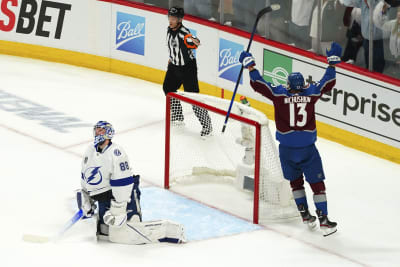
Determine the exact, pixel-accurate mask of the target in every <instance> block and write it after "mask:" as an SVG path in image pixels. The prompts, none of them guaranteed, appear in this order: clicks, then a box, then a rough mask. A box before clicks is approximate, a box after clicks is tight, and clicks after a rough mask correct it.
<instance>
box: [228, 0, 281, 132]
mask: <svg viewBox="0 0 400 267" xmlns="http://www.w3.org/2000/svg"><path fill="white" fill-rule="evenodd" d="M280 8H281V6H280V5H279V4H273V5H271V6H268V7H266V8H263V9H262V10H261V11H260V12H258V14H257V18H256V21H255V22H254V26H253V31H252V32H251V36H250V40H249V44H248V46H247V50H246V52H249V51H250V46H251V43H252V42H253V38H254V34H255V32H256V29H257V24H258V21H259V20H260V18H261V17H262V16H264V14H266V13H268V12H271V11H275V10H279V9H280ZM242 73H243V65H242V66H241V67H240V72H239V75H238V78H237V81H236V85H235V90H234V91H233V96H232V99H231V103H230V104H229V109H228V112H227V114H226V117H225V122H224V126H223V127H222V133H224V132H225V129H226V125H227V123H228V119H229V115H230V114H231V110H232V105H233V101H234V100H235V96H236V92H237V89H238V87H239V82H240V78H242Z"/></svg>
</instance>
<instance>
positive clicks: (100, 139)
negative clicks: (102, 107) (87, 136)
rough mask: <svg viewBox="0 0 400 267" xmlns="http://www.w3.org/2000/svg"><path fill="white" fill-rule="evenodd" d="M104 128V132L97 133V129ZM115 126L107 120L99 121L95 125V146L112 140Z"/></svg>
mask: <svg viewBox="0 0 400 267" xmlns="http://www.w3.org/2000/svg"><path fill="white" fill-rule="evenodd" d="M98 128H100V129H104V130H105V131H104V133H103V134H98V135H96V129H98ZM114 133H115V131H114V128H113V126H112V125H111V123H109V122H106V121H99V122H97V123H96V124H95V125H94V126H93V136H94V147H95V148H96V149H97V148H98V146H101V145H102V144H103V143H104V142H105V141H106V140H107V139H109V140H111V139H112V138H113V137H114Z"/></svg>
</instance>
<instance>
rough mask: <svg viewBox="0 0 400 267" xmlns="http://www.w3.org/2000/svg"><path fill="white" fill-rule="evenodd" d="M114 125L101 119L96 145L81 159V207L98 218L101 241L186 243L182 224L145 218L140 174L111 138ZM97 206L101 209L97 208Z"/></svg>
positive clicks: (87, 214)
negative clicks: (141, 203) (135, 172)
mask: <svg viewBox="0 0 400 267" xmlns="http://www.w3.org/2000/svg"><path fill="white" fill-rule="evenodd" d="M114 132H115V131H114V128H113V126H112V125H111V124H110V123H108V122H106V121H99V122H97V123H96V124H95V126H94V127H93V135H94V145H90V146H89V147H88V149H87V150H86V153H85V155H84V157H83V161H82V174H81V178H82V179H81V187H82V189H81V190H80V191H79V192H78V194H77V201H78V206H79V208H80V209H82V211H83V213H84V216H85V217H87V218H88V217H89V218H90V217H94V218H95V219H96V220H97V233H96V235H97V238H98V240H108V241H111V242H114V243H122V244H134V245H139V244H149V243H159V242H169V243H183V242H185V234H184V228H183V225H181V224H179V223H175V222H172V221H168V220H159V221H149V222H143V221H142V214H141V210H140V190H139V178H140V177H139V175H134V174H133V171H132V169H131V166H130V164H129V160H128V157H127V155H126V153H125V151H124V150H123V149H122V148H121V147H120V146H119V145H117V144H115V143H113V142H112V141H111V139H112V138H113V136H114ZM96 203H97V206H98V212H97V213H96V212H95V210H96V208H97V206H96Z"/></svg>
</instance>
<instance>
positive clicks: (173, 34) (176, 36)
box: [163, 7, 212, 136]
mask: <svg viewBox="0 0 400 267" xmlns="http://www.w3.org/2000/svg"><path fill="white" fill-rule="evenodd" d="M184 15H185V14H184V11H183V8H179V7H171V8H170V9H169V10H168V21H169V27H168V30H167V45H168V51H169V60H168V70H167V74H166V75H165V79H164V84H163V90H164V93H165V94H168V93H170V92H176V91H177V90H178V89H179V87H181V85H182V84H183V88H184V90H185V92H191V93H199V82H198V79H197V64H196V58H195V56H194V53H193V49H197V47H198V46H199V45H200V40H199V39H198V38H196V37H195V36H193V35H192V34H191V33H190V31H189V30H188V29H187V28H186V27H184V26H183V25H182V19H183V16H184ZM192 108H193V111H194V113H195V115H196V117H197V118H198V119H199V121H200V124H201V126H202V130H201V132H200V135H201V136H208V135H210V134H211V132H212V125H211V119H210V116H209V115H208V111H207V110H205V109H202V108H199V107H197V106H193V107H192ZM171 111H172V117H171V121H172V122H173V124H174V125H183V124H184V123H183V120H184V116H183V113H182V105H181V103H180V102H179V100H177V99H171Z"/></svg>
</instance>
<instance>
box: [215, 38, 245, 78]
mask: <svg viewBox="0 0 400 267" xmlns="http://www.w3.org/2000/svg"><path fill="white" fill-rule="evenodd" d="M242 51H243V45H241V44H237V43H235V42H231V41H228V40H225V39H223V38H220V39H219V66H218V76H219V77H220V78H223V79H226V80H229V81H231V82H236V81H237V77H238V75H239V72H240V68H241V64H240V62H239V57H240V53H241V52H242ZM240 84H243V76H242V78H241V79H240Z"/></svg>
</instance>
